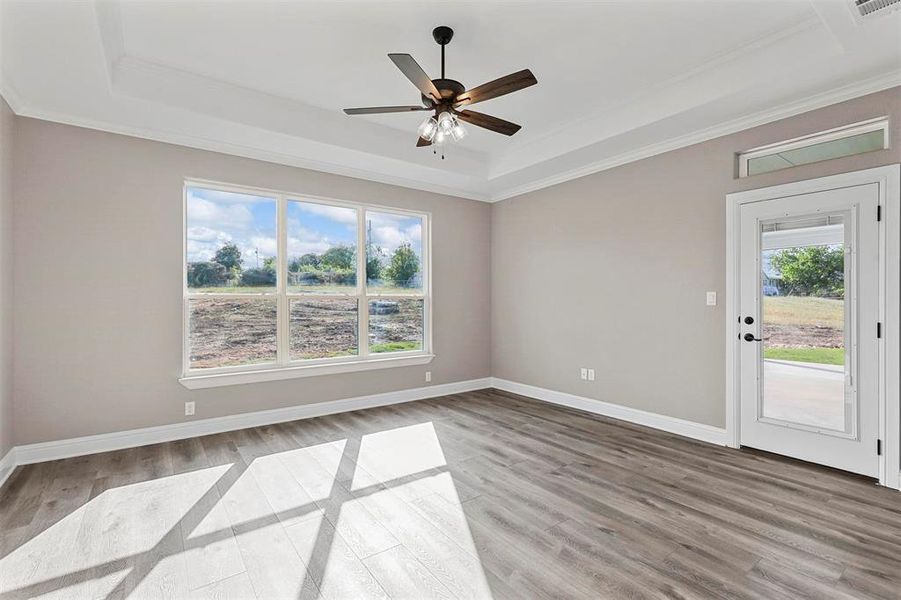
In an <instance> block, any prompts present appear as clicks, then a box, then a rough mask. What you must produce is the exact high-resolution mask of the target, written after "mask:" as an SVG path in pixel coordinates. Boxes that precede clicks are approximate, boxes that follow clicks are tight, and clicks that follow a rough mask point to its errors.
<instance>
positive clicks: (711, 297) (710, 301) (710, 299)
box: [707, 292, 716, 306]
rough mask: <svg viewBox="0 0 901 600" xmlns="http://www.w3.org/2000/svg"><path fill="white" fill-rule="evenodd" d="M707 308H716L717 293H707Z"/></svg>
mask: <svg viewBox="0 0 901 600" xmlns="http://www.w3.org/2000/svg"><path fill="white" fill-rule="evenodd" d="M707 306H716V292H707Z"/></svg>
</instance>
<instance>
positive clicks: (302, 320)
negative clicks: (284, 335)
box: [291, 298, 357, 360]
mask: <svg viewBox="0 0 901 600" xmlns="http://www.w3.org/2000/svg"><path fill="white" fill-rule="evenodd" d="M356 354H357V300H356V298H303V299H300V300H291V359H292V360H300V359H309V358H330V357H333V356H355V355H356Z"/></svg>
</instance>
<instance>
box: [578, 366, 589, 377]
mask: <svg viewBox="0 0 901 600" xmlns="http://www.w3.org/2000/svg"><path fill="white" fill-rule="evenodd" d="M579 375H581V377H582V379H588V369H586V368H584V367H583V368H581V369H579Z"/></svg>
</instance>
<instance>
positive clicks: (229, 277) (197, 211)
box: [186, 187, 276, 293]
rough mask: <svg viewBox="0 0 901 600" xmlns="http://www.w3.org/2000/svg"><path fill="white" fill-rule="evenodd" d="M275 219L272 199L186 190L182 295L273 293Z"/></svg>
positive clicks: (205, 190)
mask: <svg viewBox="0 0 901 600" xmlns="http://www.w3.org/2000/svg"><path fill="white" fill-rule="evenodd" d="M275 219H276V206H275V199H274V198H266V197H263V196H253V195H250V194H235V193H232V192H221V191H218V190H210V189H205V188H198V187H189V188H188V195H187V232H186V235H187V253H186V254H187V256H186V258H187V263H188V265H187V277H188V281H187V283H188V288H189V290H188V291H190V292H191V293H204V292H229V293H262V292H267V293H271V292H274V291H275V278H276V274H275V272H276V267H275V254H276V235H275Z"/></svg>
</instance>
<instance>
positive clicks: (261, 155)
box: [0, 85, 490, 202]
mask: <svg viewBox="0 0 901 600" xmlns="http://www.w3.org/2000/svg"><path fill="white" fill-rule="evenodd" d="M3 89H5V88H4V86H3V85H0V90H3ZM10 108H12V109H13V112H14V113H16V115H18V116H20V117H27V118H31V119H39V120H42V121H50V122H53V123H61V124H63V125H72V126H74V127H84V128H86V129H95V130H97V131H104V132H108V133H115V134H119V135H127V136H131V137H136V138H141V139H145V140H151V141H155V142H163V143H167V144H174V145H177V146H184V147H187V148H196V149H198V150H207V151H210V152H219V153H222V154H228V155H231V156H238V157H242V158H251V159H254V160H261V161H264V162H270V163H275V164H281V165H287V166H292V167H299V168H302V169H310V170H313V171H321V172H324V173H331V174H333V175H341V176H344V177H353V178H355V179H364V180H367V181H374V182H376V183H384V184H388V185H396V186H399V187H405V188H410V189H414V190H422V191H424V192H432V193H435V194H442V195H445V196H453V197H457V198H462V199H466V200H478V201H480V202H488V201H490V198H489V197H488V194H486V193H482V192H477V191H473V190H469V189H465V188H458V187H451V186H445V185H440V184H434V183H430V182H427V181H422V180H418V179H409V178H404V177H399V176H396V175H389V174H386V173H381V172H377V171H370V170H367V169H360V168H355V167H349V166H346V165H342V164H338V163H333V162H326V161H321V160H315V159H310V158H306V157H302V156H299V155H295V154H286V153H282V152H276V151H273V150H268V149H266V148H262V147H258V146H250V145H246V144H239V143H235V142H226V141H223V140H220V139H215V138H208V137H204V136H198V135H192V134H187V133H184V132H174V131H164V130H160V129H150V128H144V127H131V126H124V125H119V124H116V123H109V122H106V121H98V120H94V119H85V118H81V117H76V116H72V115H68V114H62V113H57V112H52V111H44V110H39V109H34V108H31V107H28V106H23V105H21V103H19V104H18V105H17V106H16V107H14V106H13V105H12V103H10Z"/></svg>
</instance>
